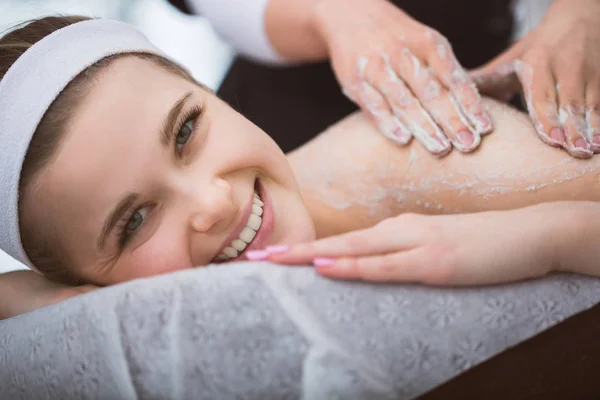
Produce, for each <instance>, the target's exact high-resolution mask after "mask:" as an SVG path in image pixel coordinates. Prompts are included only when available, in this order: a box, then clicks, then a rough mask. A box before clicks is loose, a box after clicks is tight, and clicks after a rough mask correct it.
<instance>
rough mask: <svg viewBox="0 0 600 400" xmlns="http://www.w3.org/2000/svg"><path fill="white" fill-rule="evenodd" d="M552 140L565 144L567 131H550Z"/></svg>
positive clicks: (555, 128)
mask: <svg viewBox="0 0 600 400" xmlns="http://www.w3.org/2000/svg"><path fill="white" fill-rule="evenodd" d="M550 138H551V139H553V140H555V141H557V142H558V143H561V144H564V143H565V131H564V130H563V129H562V128H557V127H554V128H552V129H551V130H550Z"/></svg>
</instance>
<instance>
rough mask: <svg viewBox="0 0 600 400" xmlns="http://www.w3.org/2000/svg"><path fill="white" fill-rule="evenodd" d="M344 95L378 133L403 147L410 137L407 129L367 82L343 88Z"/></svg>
mask: <svg viewBox="0 0 600 400" xmlns="http://www.w3.org/2000/svg"><path fill="white" fill-rule="evenodd" d="M344 94H345V95H346V96H347V97H348V98H349V99H350V100H352V101H353V102H354V103H356V104H357V105H358V106H359V107H360V108H361V109H362V110H363V112H364V113H365V114H367V116H368V117H369V119H370V120H371V121H372V122H373V124H375V126H376V127H377V129H378V130H379V132H381V133H382V134H383V136H385V137H386V138H388V139H389V140H390V141H392V142H394V143H396V144H400V145H405V144H407V143H408V142H410V139H411V138H412V135H411V133H410V131H409V130H408V128H407V127H406V126H405V125H404V124H403V123H402V122H401V121H400V120H399V119H398V118H396V116H395V115H394V114H393V113H392V111H391V109H390V106H389V105H388V104H387V102H386V101H385V99H384V97H383V96H382V95H381V94H380V93H379V92H378V91H377V90H376V89H375V88H373V87H372V86H371V85H370V84H368V83H367V82H364V81H363V82H360V83H356V84H353V85H351V86H349V87H345V88H344Z"/></svg>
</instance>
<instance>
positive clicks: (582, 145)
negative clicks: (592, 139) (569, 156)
mask: <svg viewBox="0 0 600 400" xmlns="http://www.w3.org/2000/svg"><path fill="white" fill-rule="evenodd" d="M575 147H578V148H580V149H584V150H589V149H590V144H589V143H588V142H587V140H585V139H584V138H581V137H580V138H578V139H577V140H575Z"/></svg>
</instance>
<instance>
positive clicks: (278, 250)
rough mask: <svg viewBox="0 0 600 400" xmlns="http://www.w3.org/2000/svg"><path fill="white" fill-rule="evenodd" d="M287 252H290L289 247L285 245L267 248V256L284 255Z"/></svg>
mask: <svg viewBox="0 0 600 400" xmlns="http://www.w3.org/2000/svg"><path fill="white" fill-rule="evenodd" d="M288 251H290V246H288V245H286V244H280V245H277V246H267V252H268V253H269V255H272V254H285V253H287V252H288Z"/></svg>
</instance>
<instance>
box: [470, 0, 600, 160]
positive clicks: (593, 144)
mask: <svg viewBox="0 0 600 400" xmlns="http://www.w3.org/2000/svg"><path fill="white" fill-rule="evenodd" d="M471 76H472V77H473V78H474V79H475V80H476V81H477V83H478V86H479V88H480V89H481V91H482V92H485V93H488V94H490V95H493V96H495V97H498V98H503V99H506V98H509V97H511V95H512V94H515V93H518V92H519V91H520V90H521V88H520V86H522V88H523V91H524V93H525V100H526V103H527V107H528V109H529V114H530V116H531V119H532V120H533V123H534V126H535V128H536V130H537V132H538V134H539V136H540V137H541V138H542V140H544V141H545V142H546V143H549V144H551V145H555V146H560V147H562V148H564V149H566V150H567V151H568V152H569V153H570V154H571V155H572V156H575V157H580V158H588V157H591V156H592V154H593V153H598V152H600V0H555V1H554V3H553V4H552V5H551V7H550V8H549V10H548V12H547V14H546V16H545V17H544V20H543V21H542V23H541V24H540V25H539V26H538V27H537V28H536V29H534V30H533V31H531V32H530V33H529V34H528V35H526V36H525V37H524V38H523V39H521V40H520V41H519V42H517V43H516V44H515V45H514V46H513V47H512V48H510V49H509V50H507V51H506V52H505V53H503V54H501V55H500V56H499V57H497V58H496V59H495V60H493V61H492V62H490V63H489V64H487V65H485V66H483V67H481V68H480V69H477V70H475V71H473V72H472V73H471ZM519 81H520V85H519Z"/></svg>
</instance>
